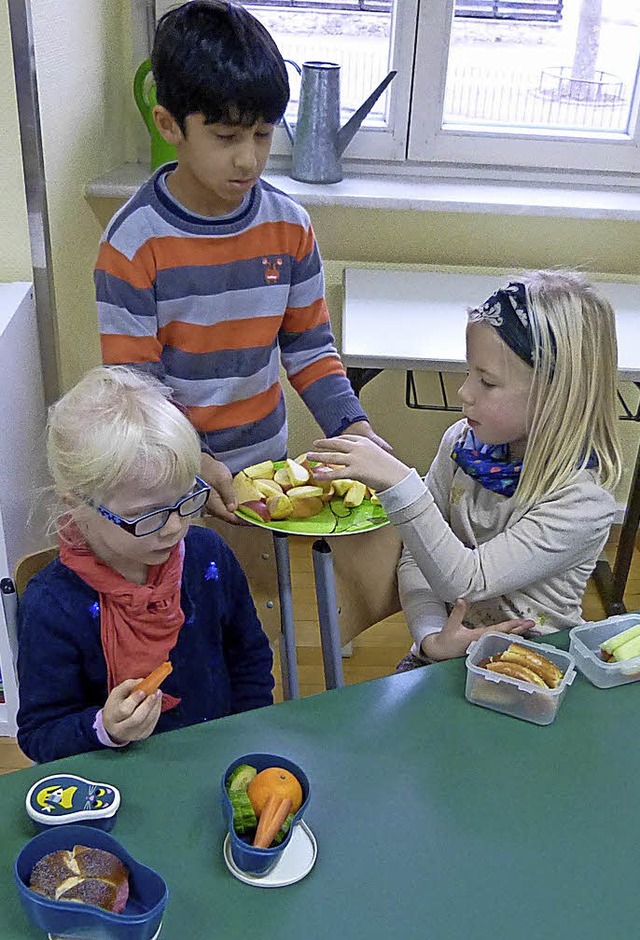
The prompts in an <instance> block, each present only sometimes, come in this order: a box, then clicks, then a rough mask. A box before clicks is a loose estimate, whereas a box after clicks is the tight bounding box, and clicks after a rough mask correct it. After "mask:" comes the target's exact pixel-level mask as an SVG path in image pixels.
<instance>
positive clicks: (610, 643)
mask: <svg viewBox="0 0 640 940" xmlns="http://www.w3.org/2000/svg"><path fill="white" fill-rule="evenodd" d="M636 637H640V623H637V624H636V625H635V627H629V629H628V630H624V631H623V632H622V633H618V634H617V635H616V636H612V637H611V638H610V639H609V640H605V641H604V643H601V644H600V649H601V650H604V652H605V653H609V654H610V655H614V654H615V651H616V650H617V649H618V647H619V646H624V645H626V644H627V643H628V642H629V640H634V639H635V638H636ZM635 655H638V654H635ZM614 658H615V659H617V658H618V657H617V656H614ZM630 658H631V657H630V656H625V659H630Z"/></svg>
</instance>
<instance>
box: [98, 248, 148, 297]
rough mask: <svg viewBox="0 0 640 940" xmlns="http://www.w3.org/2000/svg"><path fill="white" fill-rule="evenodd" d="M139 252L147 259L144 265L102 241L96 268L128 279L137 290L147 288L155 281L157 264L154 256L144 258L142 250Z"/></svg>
mask: <svg viewBox="0 0 640 940" xmlns="http://www.w3.org/2000/svg"><path fill="white" fill-rule="evenodd" d="M138 254H139V255H142V256H143V260H144V261H145V263H144V264H142V265H140V264H139V263H138V261H137V259H134V261H129V259H128V258H126V257H125V256H124V255H123V254H121V253H120V252H119V251H118V250H117V249H116V248H114V247H113V246H112V245H110V244H109V243H108V242H102V244H101V245H100V251H99V252H98V260H97V261H96V270H97V271H105V272H106V273H107V274H111V275H112V276H113V277H117V278H119V279H120V280H121V281H126V282H127V284H131V285H132V286H133V287H135V288H136V290H146V289H147V288H148V287H151V285H152V283H153V271H154V267H155V265H154V262H153V258H151V257H146V259H144V255H143V253H142V252H139V253H138Z"/></svg>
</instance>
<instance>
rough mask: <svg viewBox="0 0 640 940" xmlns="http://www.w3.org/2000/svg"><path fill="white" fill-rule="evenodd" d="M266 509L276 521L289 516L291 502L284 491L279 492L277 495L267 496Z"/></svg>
mask: <svg viewBox="0 0 640 940" xmlns="http://www.w3.org/2000/svg"><path fill="white" fill-rule="evenodd" d="M267 509H268V510H269V515H270V516H271V518H272V519H274V520H275V521H276V522H278V521H279V520H281V519H288V518H289V516H290V515H291V513H292V512H293V503H292V502H291V500H290V499H289V497H288V496H287V494H286V493H280V495H279V496H268V497H267Z"/></svg>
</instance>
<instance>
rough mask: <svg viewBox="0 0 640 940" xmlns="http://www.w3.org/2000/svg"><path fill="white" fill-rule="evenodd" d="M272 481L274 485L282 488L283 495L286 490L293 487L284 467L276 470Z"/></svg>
mask: <svg viewBox="0 0 640 940" xmlns="http://www.w3.org/2000/svg"><path fill="white" fill-rule="evenodd" d="M273 479H274V482H275V483H277V484H278V485H279V486H281V487H282V491H283V493H286V492H287V490H290V489H291V487H292V486H293V483H292V482H291V480H290V479H289V472H288V470H287V468H286V467H280V469H279V470H276V472H275V474H274V476H273Z"/></svg>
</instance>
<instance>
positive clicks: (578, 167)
mask: <svg viewBox="0 0 640 940" xmlns="http://www.w3.org/2000/svg"><path fill="white" fill-rule="evenodd" d="M454 4H455V0H420V9H419V13H418V26H417V31H416V56H415V59H414V70H413V75H414V83H413V88H414V92H413V98H412V105H413V109H412V113H411V115H410V130H409V146H408V159H409V160H415V161H419V162H421V163H425V164H429V163H440V164H442V163H445V164H450V165H451V166H452V167H458V168H460V167H462V166H465V165H472V166H486V167H495V168H496V169H497V168H500V167H502V168H507V167H509V168H519V169H521V170H526V169H543V170H549V171H553V170H557V169H560V168H562V169H565V170H575V171H590V172H611V171H615V172H619V173H638V172H640V69H639V70H638V73H637V76H636V85H635V90H634V97H633V102H632V105H631V109H630V117H629V127H631V128H634V130H633V131H632V132H630V133H628V134H623V133H610V134H607V135H605V134H601V135H598V137H597V138H595V137H593V136H591V135H590V134H589V132H587V131H585V132H582V133H571V134H569V133H564V134H563V133H561V132H560V133H558V132H557V131H549V132H545V131H543V130H539V131H532V132H530V131H525V130H513V131H509V130H506V129H500V130H494V129H482V128H475V129H473V130H464V129H457V128H456V129H453V128H443V127H442V126H441V124H442V113H443V105H444V94H445V82H446V75H447V65H448V57H449V43H450V36H451V26H452V23H453V14H454ZM437 10H439V11H440V12H441V14H442V15H441V16H438V15H436V11H437ZM429 63H431V67H429ZM434 78H437V79H438V84H437V85H436V87H437V88H438V94H437V95H433V96H429V95H426V94H424V90H426V89H427V88H429V87H433V80H434ZM421 94H424V99H423V100H424V102H425V104H424V107H422V108H420V109H418V108H417V107H416V106H415V103H416V101H417V99H418V98H419V96H420V95H421ZM523 145H524V146H523ZM525 154H526V159H525Z"/></svg>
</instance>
